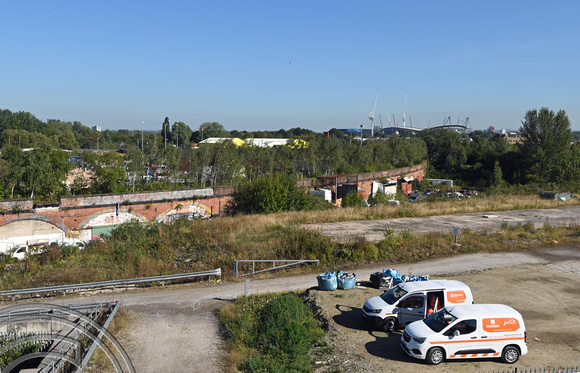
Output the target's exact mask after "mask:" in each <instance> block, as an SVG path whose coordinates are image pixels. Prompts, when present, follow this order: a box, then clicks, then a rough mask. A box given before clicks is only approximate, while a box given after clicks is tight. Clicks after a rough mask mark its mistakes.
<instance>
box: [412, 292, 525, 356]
mask: <svg viewBox="0 0 580 373" xmlns="http://www.w3.org/2000/svg"><path fill="white" fill-rule="evenodd" d="M401 347H403V350H405V352H406V353H407V354H408V355H410V356H413V357H416V358H418V359H425V360H427V362H428V363H429V364H439V363H441V362H442V361H443V360H445V359H471V358H492V357H498V358H501V360H502V361H503V362H504V363H509V364H513V363H515V362H516V361H518V359H519V357H520V355H525V354H526V353H527V352H528V347H527V346H526V328H525V326H524V320H523V318H522V315H520V313H519V312H518V311H516V310H514V309H513V308H511V307H509V306H506V305H503V304H469V305H458V306H448V307H445V308H444V309H442V310H440V311H438V312H436V313H434V314H433V315H431V316H429V317H428V318H427V319H425V320H422V321H417V322H414V323H412V324H410V325H408V326H407V327H406V328H405V332H404V333H403V336H402V337H401Z"/></svg>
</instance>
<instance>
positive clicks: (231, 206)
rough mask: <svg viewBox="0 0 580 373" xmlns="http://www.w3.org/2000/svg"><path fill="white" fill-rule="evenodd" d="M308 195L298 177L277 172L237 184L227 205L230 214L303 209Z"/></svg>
mask: <svg viewBox="0 0 580 373" xmlns="http://www.w3.org/2000/svg"><path fill="white" fill-rule="evenodd" d="M307 202H308V197H307V195H306V193H304V191H302V190H300V189H298V187H297V186H296V179H294V178H292V177H288V176H282V175H277V174H272V175H264V176H260V177H258V178H256V179H254V180H252V181H246V182H244V183H242V184H240V185H238V186H236V188H235V190H234V193H233V194H232V199H231V200H230V201H229V202H228V204H227V206H226V211H227V213H228V214H238V213H244V214H261V213H273V212H282V211H295V210H302V209H304V208H305V207H306V206H307V205H308V203H307Z"/></svg>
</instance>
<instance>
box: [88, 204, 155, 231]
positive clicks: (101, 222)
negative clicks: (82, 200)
mask: <svg viewBox="0 0 580 373" xmlns="http://www.w3.org/2000/svg"><path fill="white" fill-rule="evenodd" d="M132 220H138V221H140V222H144V223H145V222H148V221H149V220H148V219H147V218H146V217H144V216H143V215H140V214H135V213H133V212H129V208H121V209H119V210H117V209H116V208H114V207H113V208H109V209H104V210H101V211H99V212H97V213H95V214H92V215H91V216H89V217H88V218H86V219H85V220H84V221H82V222H81V223H80V224H79V228H93V227H102V226H107V225H118V224H123V223H128V222H130V221H132Z"/></svg>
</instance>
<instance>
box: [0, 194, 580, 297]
mask: <svg viewBox="0 0 580 373" xmlns="http://www.w3.org/2000/svg"><path fill="white" fill-rule="evenodd" d="M571 203H572V204H575V203H578V200H577V199H576V198H574V199H573V200H572V201H569V202H561V201H554V200H543V199H540V198H538V197H537V196H535V195H529V194H528V195H508V196H487V197H480V198H472V199H468V200H464V201H452V202H451V201H448V202H427V203H421V204H410V203H407V204H404V205H401V206H381V207H373V208H367V207H365V208H339V209H332V210H324V211H293V212H286V213H276V214H263V215H238V216H234V217H224V218H219V219H212V220H193V221H190V220H186V219H182V220H178V221H176V222H174V223H173V224H170V225H165V224H157V223H153V224H148V225H142V224H139V223H129V224H125V225H122V226H120V227H119V228H118V229H116V230H115V231H114V232H113V234H112V236H111V237H109V238H106V239H105V240H104V241H96V242H93V243H92V244H91V245H90V247H89V248H88V249H86V250H82V251H79V250H77V249H76V248H60V249H59V248H58V247H57V246H54V247H52V248H50V249H49V250H48V251H47V252H45V253H43V254H40V255H32V256H30V257H28V258H27V259H26V260H24V261H23V262H14V261H13V259H10V258H5V259H4V260H3V262H2V265H3V271H2V281H1V282H0V287H1V288H2V289H15V288H28V287H39V286H50V285H57V284H72V283H81V282H89V281H102V280H112V279H120V278H133V277H143V276H154V275H161V274H170V273H181V272H193V271H203V270H209V269H215V268H221V269H222V273H223V275H222V278H221V279H222V281H233V280H235V277H234V274H233V263H234V260H235V259H320V266H318V267H316V266H302V267H293V268H291V269H287V270H286V272H297V271H314V272H317V271H325V270H327V269H328V270H334V269H336V268H337V267H340V266H343V265H346V264H348V265H349V266H353V265H364V264H367V263H373V262H381V263H384V262H389V263H397V262H408V261H416V260H422V259H427V258H436V257H441V256H446V255H456V254H458V253H463V252H476V251H498V250H505V247H506V246H505V245H503V244H502V242H504V241H507V242H511V244H510V246H509V247H510V248H526V247H530V246H532V245H550V244H553V243H554V242H555V241H557V242H560V243H566V242H576V241H577V240H578V237H579V235H578V227H577V226H576V225H571V226H569V227H558V228H555V227H551V226H549V224H548V225H546V227H545V229H543V230H537V229H534V228H533V226H531V225H522V226H519V227H497V228H498V230H502V231H504V233H505V234H502V235H481V234H478V232H470V231H466V232H463V233H462V246H461V247H456V246H453V245H452V242H453V238H452V237H451V235H450V234H443V233H431V234H427V235H422V236H417V235H414V234H413V233H412V232H409V231H405V232H400V233H396V232H391V231H387V230H386V231H385V233H384V234H385V239H384V240H382V241H380V242H377V243H372V242H367V241H366V240H364V239H363V238H360V237H354V238H353V239H352V240H351V241H350V242H349V243H346V244H339V243H337V242H335V241H333V240H332V239H331V238H329V237H325V236H323V235H322V234H320V233H319V232H315V231H311V230H308V229H304V228H301V227H300V225H301V224H307V223H316V222H334V221H347V220H361V219H387V218H397V217H413V216H416V217H418V216H428V215H441V214H454V213H469V212H478V211H500V210H513V209H530V208H554V207H558V206H562V205H569V204H571ZM282 273H283V272H281V271H277V272H276V273H275V274H274V275H281V274H282ZM270 275H271V274H270ZM264 276H269V274H266V275H264Z"/></svg>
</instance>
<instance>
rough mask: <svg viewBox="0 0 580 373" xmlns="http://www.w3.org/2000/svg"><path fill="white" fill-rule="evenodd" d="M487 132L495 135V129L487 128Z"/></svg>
mask: <svg viewBox="0 0 580 373" xmlns="http://www.w3.org/2000/svg"><path fill="white" fill-rule="evenodd" d="M487 132H491V133H495V127H494V126H489V128H488V129H487Z"/></svg>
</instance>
